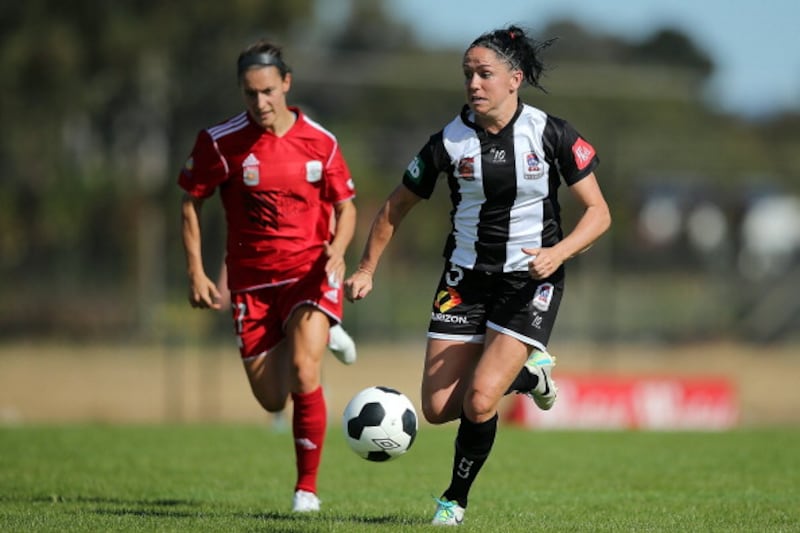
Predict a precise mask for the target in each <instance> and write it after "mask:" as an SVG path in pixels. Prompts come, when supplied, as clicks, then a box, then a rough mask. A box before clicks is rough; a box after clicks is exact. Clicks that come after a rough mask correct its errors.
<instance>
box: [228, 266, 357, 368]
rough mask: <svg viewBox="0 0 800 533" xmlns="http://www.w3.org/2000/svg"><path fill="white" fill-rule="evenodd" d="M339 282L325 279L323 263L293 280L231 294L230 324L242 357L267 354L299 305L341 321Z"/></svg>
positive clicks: (281, 334)
mask: <svg viewBox="0 0 800 533" xmlns="http://www.w3.org/2000/svg"><path fill="white" fill-rule="evenodd" d="M342 298H343V291H342V284H341V283H339V282H337V281H336V280H330V279H328V275H327V274H326V273H325V263H324V262H319V263H317V265H315V266H314V270H312V271H311V272H309V273H308V274H306V275H305V276H303V277H302V278H299V279H297V280H295V281H291V282H288V283H283V284H279V285H272V286H268V287H261V288H258V289H253V290H246V291H241V292H235V293H233V294H231V306H232V313H233V325H234V330H235V331H236V337H237V342H238V345H239V353H240V354H241V356H242V358H243V359H247V358H250V357H257V356H259V355H262V354H264V353H267V352H268V351H270V350H271V349H272V348H274V347H275V345H277V344H278V343H279V342H280V341H281V340H283V338H284V337H285V332H284V327H285V325H286V322H287V321H288V320H289V317H290V316H291V314H292V312H293V311H294V310H295V309H297V308H298V307H300V306H301V305H310V306H312V307H316V308H317V309H319V310H320V311H322V312H323V313H325V314H326V315H328V318H329V319H330V320H331V323H337V324H338V323H340V322H341V321H342Z"/></svg>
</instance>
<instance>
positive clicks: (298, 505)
mask: <svg viewBox="0 0 800 533" xmlns="http://www.w3.org/2000/svg"><path fill="white" fill-rule="evenodd" d="M319 503H320V502H319V498H317V495H316V494H314V493H313V492H308V491H307V490H298V491H297V492H295V493H294V499H293V500H292V511H294V512H295V513H309V512H317V511H319Z"/></svg>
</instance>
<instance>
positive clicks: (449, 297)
mask: <svg viewBox="0 0 800 533" xmlns="http://www.w3.org/2000/svg"><path fill="white" fill-rule="evenodd" d="M460 303H461V295H460V294H458V291H457V290H455V289H452V288H449V287H448V288H447V289H445V290H443V291H439V292H438V293H437V294H436V301H435V302H433V307H434V308H435V309H437V310H439V311H441V312H442V313H446V312H448V311H449V310H450V309H452V308H454V307H455V306H457V305H458V304H460Z"/></svg>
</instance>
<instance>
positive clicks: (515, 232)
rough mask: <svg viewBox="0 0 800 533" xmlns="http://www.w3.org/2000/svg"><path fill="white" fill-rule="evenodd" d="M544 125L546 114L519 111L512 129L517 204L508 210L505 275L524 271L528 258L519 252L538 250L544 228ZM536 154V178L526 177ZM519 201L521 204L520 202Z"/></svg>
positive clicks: (547, 188)
mask: <svg viewBox="0 0 800 533" xmlns="http://www.w3.org/2000/svg"><path fill="white" fill-rule="evenodd" d="M546 124H547V114H546V113H544V112H543V111H540V110H538V109H535V108H533V107H529V106H525V107H523V111H522V114H521V115H520V116H519V118H518V119H517V122H516V124H515V126H514V154H515V157H516V161H515V164H516V175H517V176H516V177H517V201H516V202H514V206H513V208H512V209H511V220H510V222H509V228H508V242H507V243H506V264H505V266H504V267H503V270H504V271H505V272H510V271H515V270H527V269H528V261H530V260H531V257H530V256H528V255H525V254H524V253H523V252H522V248H539V247H540V246H541V245H542V229H543V228H544V205H543V201H544V200H545V199H546V198H547V195H548V194H549V193H550V180H549V179H548V172H549V164H548V163H547V162H546V161H545V158H544V143H543V142H542V132H544V128H545V125H546ZM531 152H533V153H535V154H538V156H537V157H538V158H539V160H540V165H541V169H540V170H539V171H538V172H539V173H540V174H539V173H537V175H538V176H539V177H538V178H534V179H532V178H530V177H526V174H527V172H526V170H527V166H528V163H527V161H526V159H527V156H528V154H529V153H531ZM520 197H523V198H524V200H520Z"/></svg>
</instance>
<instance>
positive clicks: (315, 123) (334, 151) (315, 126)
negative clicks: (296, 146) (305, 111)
mask: <svg viewBox="0 0 800 533" xmlns="http://www.w3.org/2000/svg"><path fill="white" fill-rule="evenodd" d="M303 118H304V119H305V121H306V122H307V123H308V125H309V126H312V127H313V128H315V129H317V130H319V131H321V132H322V133H324V134H325V135H327V136H328V137H330V138H331V140H332V141H333V149H332V150H331V153H330V154H329V155H328V160H327V161H325V167H326V168H327V167H328V166H329V165H330V164H331V161H333V156H334V155H336V148H337V146H339V141H337V140H336V136H335V135H334V134H333V133H331V132H330V131H328V130H326V129H325V128H324V127H323V126H322V125H321V124H319V123H318V122H315V121H313V120H311V119H310V118H308V116H307V115H303Z"/></svg>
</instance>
